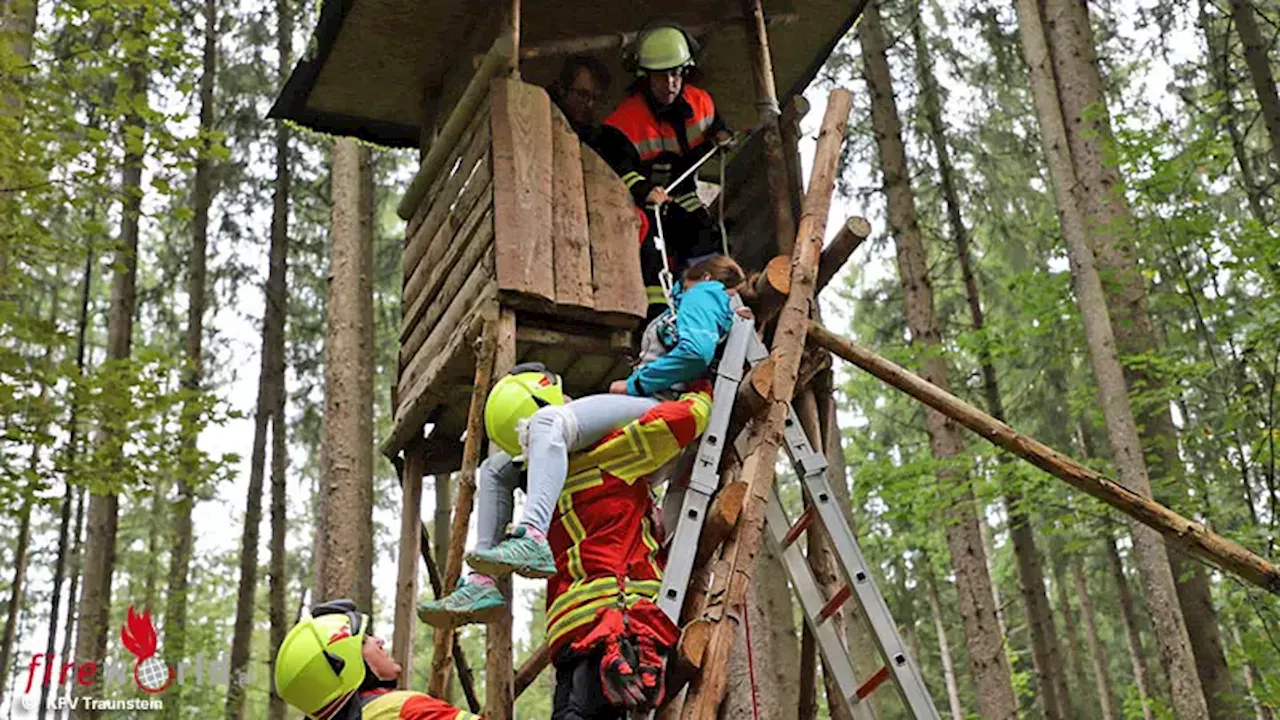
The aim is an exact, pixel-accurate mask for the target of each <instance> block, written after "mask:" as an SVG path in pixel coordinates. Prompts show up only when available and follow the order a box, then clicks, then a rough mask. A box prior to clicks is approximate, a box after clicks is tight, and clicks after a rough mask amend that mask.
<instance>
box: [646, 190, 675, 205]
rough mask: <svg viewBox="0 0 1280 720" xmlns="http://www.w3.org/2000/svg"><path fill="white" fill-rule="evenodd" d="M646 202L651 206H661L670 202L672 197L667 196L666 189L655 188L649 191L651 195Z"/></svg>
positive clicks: (647, 196)
mask: <svg viewBox="0 0 1280 720" xmlns="http://www.w3.org/2000/svg"><path fill="white" fill-rule="evenodd" d="M644 200H645V202H647V203H649V204H650V205H661V204H662V203H665V202H670V201H671V196H670V195H668V194H667V191H666V190H665V189H664V188H660V187H655V188H654V189H652V190H650V191H649V194H648V195H646V196H645V198H644Z"/></svg>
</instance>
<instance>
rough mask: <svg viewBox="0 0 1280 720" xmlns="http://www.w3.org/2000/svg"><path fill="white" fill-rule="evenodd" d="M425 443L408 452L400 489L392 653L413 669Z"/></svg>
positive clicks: (418, 441) (405, 680)
mask: <svg viewBox="0 0 1280 720" xmlns="http://www.w3.org/2000/svg"><path fill="white" fill-rule="evenodd" d="M426 450H427V448H426V443H425V442H423V440H422V436H421V434H419V435H418V436H417V437H415V438H414V439H413V440H412V441H410V442H409V445H408V447H406V448H405V453H404V454H405V462H404V473H403V474H402V475H401V476H400V488H401V490H402V491H403V494H404V502H403V504H402V506H401V510H400V556H399V558H398V563H399V566H398V569H397V573H396V605H395V628H394V629H393V630H392V633H391V651H392V653H393V657H394V658H395V661H396V662H398V663H400V667H406V668H411V667H413V639H414V636H415V635H417V632H416V631H417V629H418V624H417V617H416V614H415V612H414V610H415V605H416V604H417V602H418V556H419V555H420V554H421V550H422V548H421V542H422V466H423V460H424V459H425V456H426ZM412 676H413V673H410V672H406V673H401V675H400V680H399V683H398V687H399V688H400V689H401V690H408V689H409V681H410V679H411V678H412Z"/></svg>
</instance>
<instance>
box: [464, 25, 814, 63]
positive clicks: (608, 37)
mask: <svg viewBox="0 0 1280 720" xmlns="http://www.w3.org/2000/svg"><path fill="white" fill-rule="evenodd" d="M746 19H747V18H744V17H741V16H737V17H727V18H723V19H720V20H716V21H715V22H708V23H699V24H696V25H687V26H685V30H686V31H688V33H689V34H690V35H693V36H694V37H704V36H706V35H710V34H711V33H713V32H715V31H717V30H720V29H723V28H729V27H741V26H742V23H743V22H744V20H746ZM799 19H800V15H798V14H797V13H774V14H771V15H769V17H768V18H766V20H765V22H766V24H767V25H769V26H770V27H776V26H781V25H790V24H791V23H794V22H795V21H796V20H799ZM639 32H640V31H639V30H628V31H626V32H620V33H607V34H601V35H583V36H581V37H575V38H567V39H565V40H553V41H550V42H544V43H539V44H537V45H527V44H523V45H521V47H520V59H521V60H530V59H532V58H544V57H562V56H565V55H578V54H580V53H594V52H598V51H600V50H616V49H618V48H621V47H623V46H624V45H626V44H628V43H630V42H631V41H632V40H635V39H636V35H637V34H638V33H639ZM482 61H483V56H479V55H478V56H476V57H475V58H474V59H473V64H478V63H480V62H482Z"/></svg>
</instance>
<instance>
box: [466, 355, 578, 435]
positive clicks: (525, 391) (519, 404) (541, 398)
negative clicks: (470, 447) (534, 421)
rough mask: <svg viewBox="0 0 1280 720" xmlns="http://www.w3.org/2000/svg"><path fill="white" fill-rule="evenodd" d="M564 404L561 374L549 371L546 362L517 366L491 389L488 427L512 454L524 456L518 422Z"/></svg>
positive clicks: (486, 410) (486, 407)
mask: <svg viewBox="0 0 1280 720" xmlns="http://www.w3.org/2000/svg"><path fill="white" fill-rule="evenodd" d="M563 404H564V389H563V388H562V387H561V384H560V376H559V375H557V374H555V373H553V372H548V371H547V368H546V367H545V366H544V365H543V364H542V363H524V364H522V365H517V366H515V367H513V368H511V372H509V373H507V375H506V377H504V378H502V379H501V380H499V381H498V382H497V383H495V384H494V386H493V389H492V390H490V391H489V398H488V400H486V401H485V404H484V430H485V432H486V433H488V435H489V439H490V440H492V441H493V442H494V443H495V444H497V446H498V447H500V448H502V449H503V450H504V451H505V452H506V453H507V454H508V455H512V456H516V455H520V454H521V453H520V439H519V435H518V433H517V431H516V424H517V423H518V422H519V421H521V420H524V419H526V418H528V417H529V416H531V415H533V414H534V413H535V412H537V411H538V409H539V408H544V407H547V406H548V405H563Z"/></svg>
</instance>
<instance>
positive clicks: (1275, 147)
mask: <svg viewBox="0 0 1280 720" xmlns="http://www.w3.org/2000/svg"><path fill="white" fill-rule="evenodd" d="M1231 17H1232V18H1234V19H1235V21H1236V32H1238V33H1240V41H1241V43H1243V44H1244V60H1245V63H1246V64H1247V65H1248V66H1249V77H1250V79H1252V80H1253V89H1254V92H1256V93H1257V94H1258V104H1259V105H1260V106H1262V119H1263V121H1264V122H1265V123H1266V125H1267V134H1268V135H1270V136H1271V158H1272V162H1274V163H1275V170H1274V172H1275V175H1276V176H1277V177H1280V97H1277V95H1276V80H1275V78H1274V77H1273V76H1272V74H1271V60H1270V59H1269V58H1268V55H1267V41H1266V39H1264V38H1263V36H1262V33H1261V32H1260V31H1259V30H1258V23H1257V20H1256V18H1255V17H1254V14H1253V3H1251V2H1249V0H1231Z"/></svg>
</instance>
